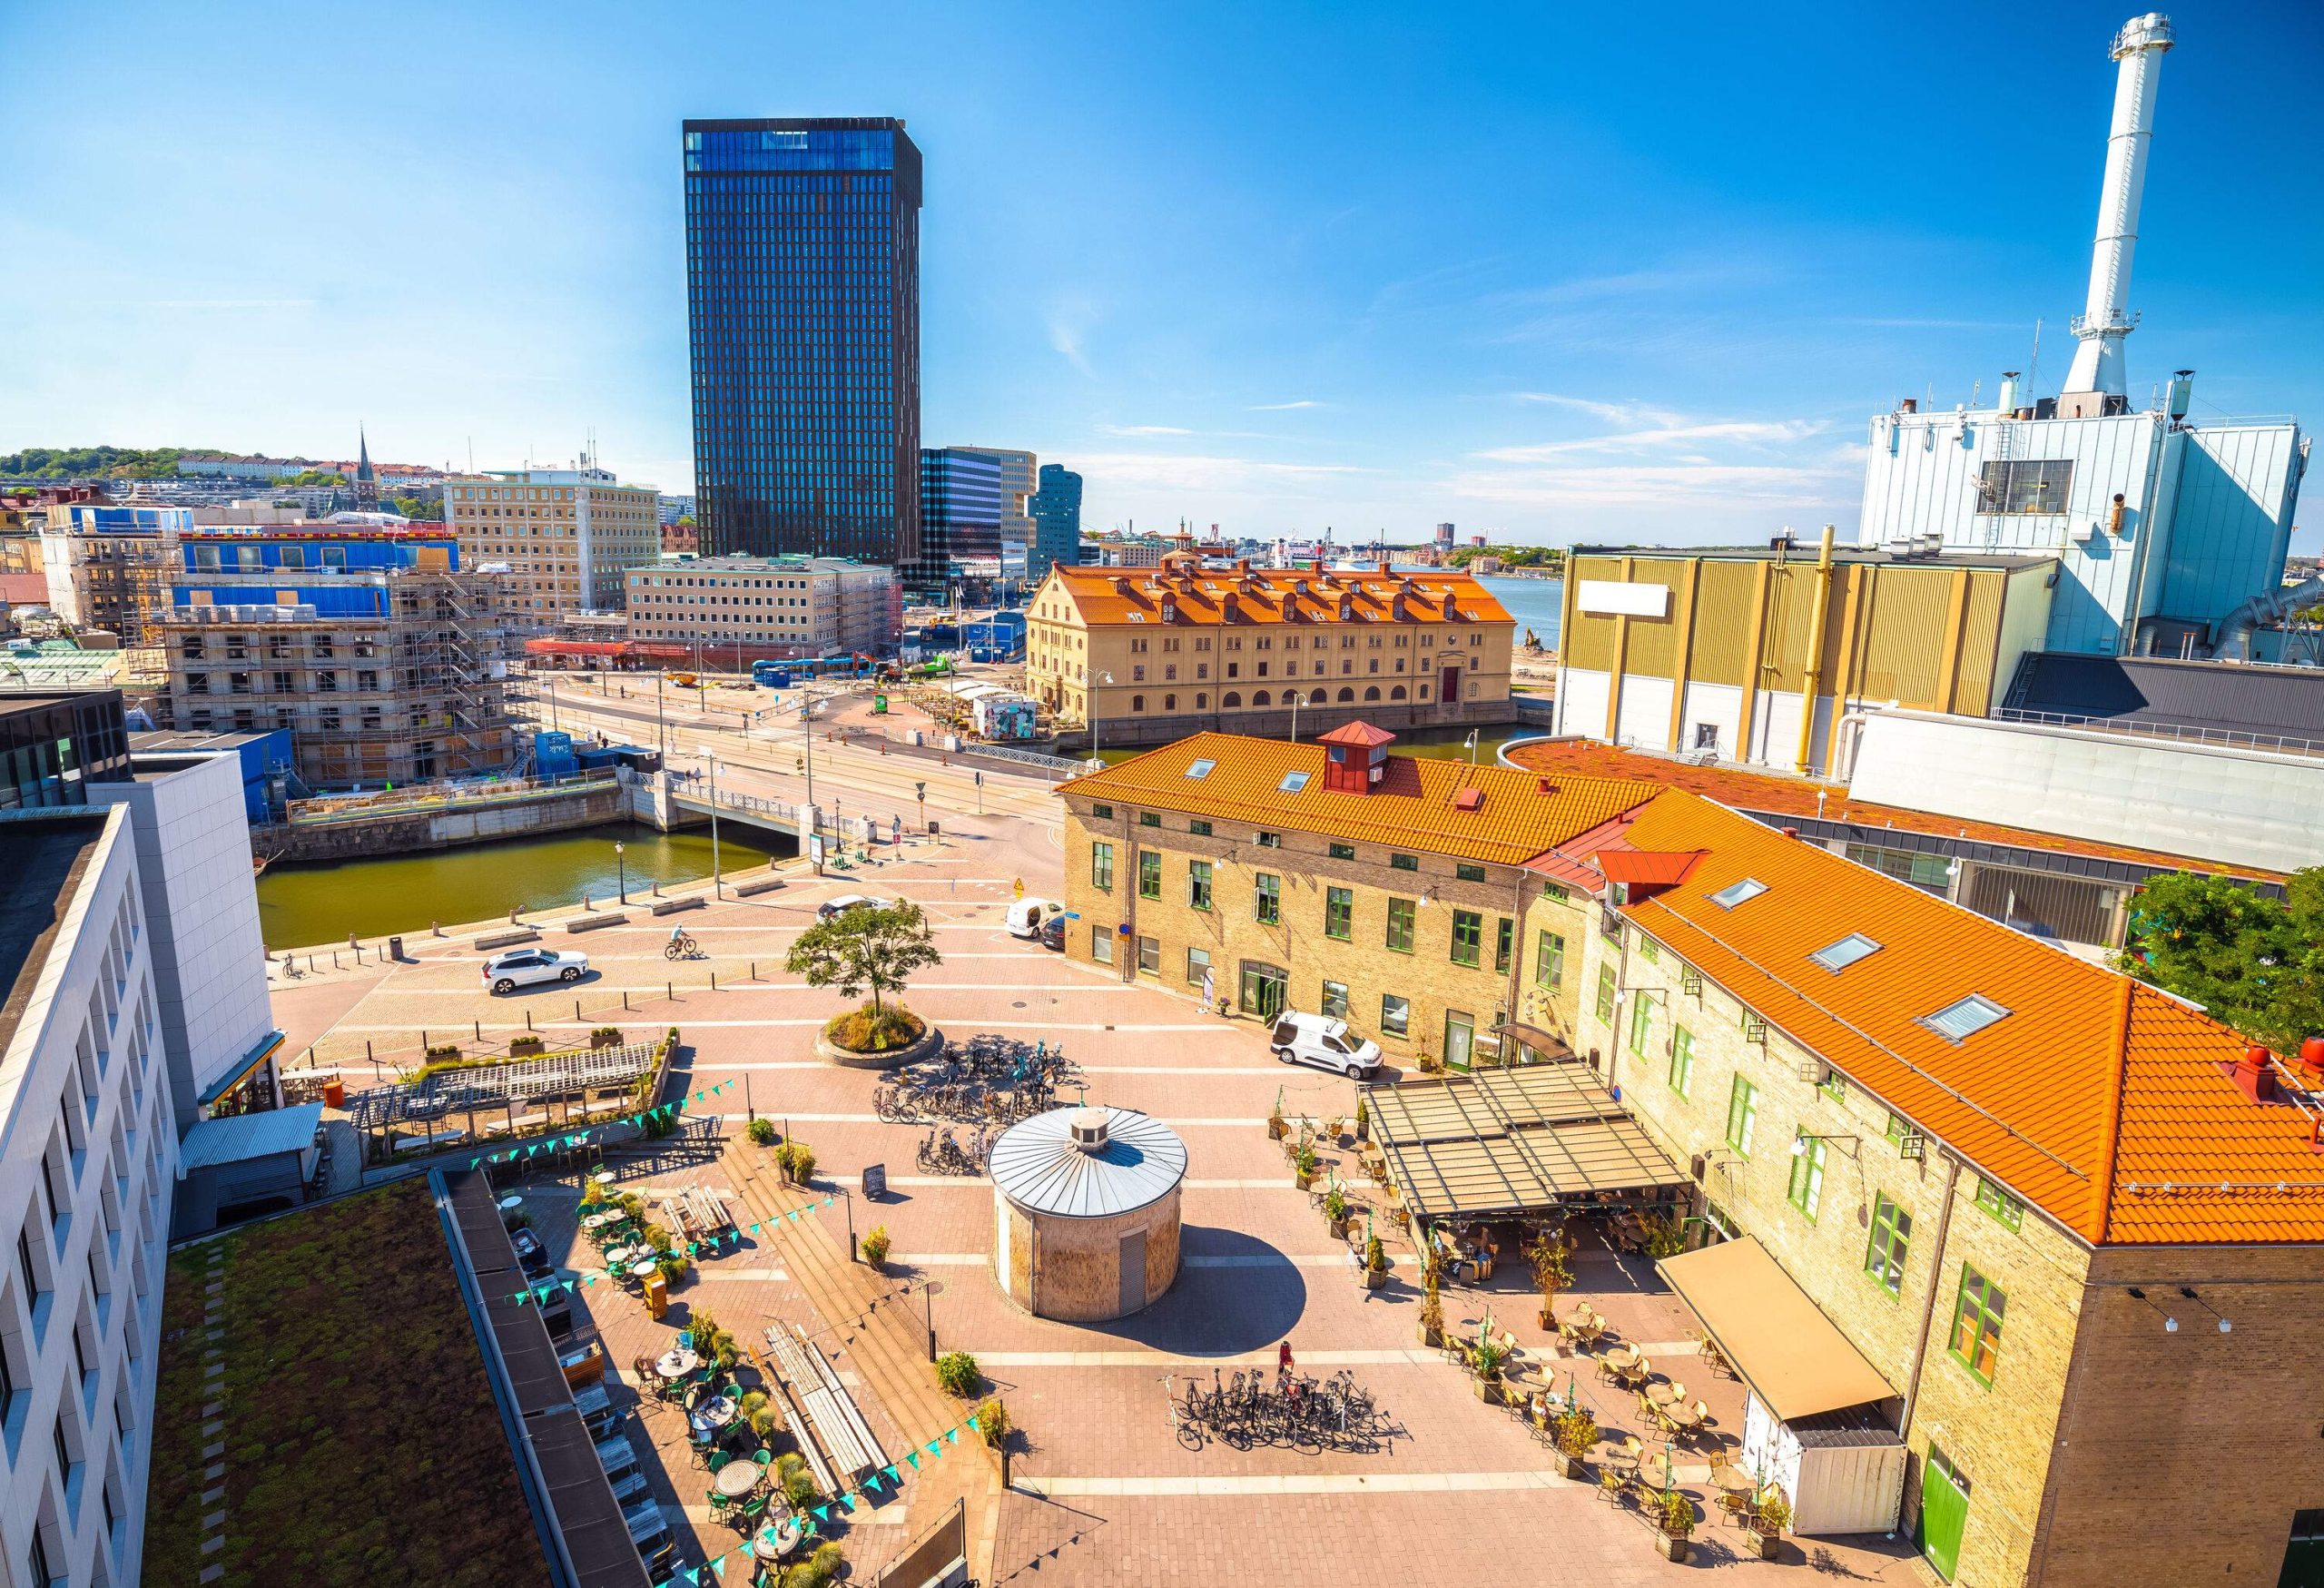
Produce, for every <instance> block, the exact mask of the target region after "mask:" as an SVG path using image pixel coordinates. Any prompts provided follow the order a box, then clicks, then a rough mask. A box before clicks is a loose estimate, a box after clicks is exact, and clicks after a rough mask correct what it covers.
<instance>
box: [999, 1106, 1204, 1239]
mask: <svg viewBox="0 0 2324 1588" xmlns="http://www.w3.org/2000/svg"><path fill="white" fill-rule="evenodd" d="M1089 1114H1103V1115H1104V1116H1105V1119H1106V1141H1105V1145H1104V1146H1103V1147H1102V1148H1100V1149H1098V1150H1097V1151H1095V1152H1092V1151H1090V1150H1088V1149H1087V1147H1085V1146H1084V1145H1082V1144H1081V1143H1080V1142H1077V1141H1076V1139H1075V1138H1074V1130H1073V1127H1074V1125H1075V1123H1076V1122H1077V1121H1078V1120H1080V1119H1083V1117H1084V1116H1086V1115H1089ZM986 1163H987V1167H988V1169H989V1171H990V1174H991V1176H992V1183H993V1184H994V1185H996V1186H998V1187H999V1188H1000V1194H1001V1195H1002V1196H1004V1197H1007V1198H1009V1200H1010V1201H1011V1202H1014V1203H1016V1204H1017V1206H1019V1208H1024V1209H1026V1210H1027V1211H1028V1212H1031V1213H1046V1214H1052V1215H1055V1216H1057V1217H1059V1218H1109V1217H1111V1216H1112V1215H1114V1214H1117V1213H1130V1212H1135V1211H1136V1210H1137V1209H1138V1208H1143V1207H1146V1206H1147V1204H1148V1203H1151V1202H1155V1201H1158V1200H1159V1199H1160V1198H1164V1197H1167V1196H1168V1195H1169V1194H1170V1192H1171V1191H1172V1190H1174V1189H1177V1184H1178V1182H1179V1181H1180V1180H1182V1179H1186V1175H1187V1144H1186V1143H1185V1142H1183V1141H1181V1140H1179V1139H1178V1133H1177V1131H1175V1130H1173V1129H1170V1127H1169V1126H1167V1125H1165V1124H1164V1123H1162V1121H1161V1120H1159V1119H1155V1118H1154V1117H1153V1116H1152V1115H1150V1114H1142V1113H1140V1112H1138V1110H1136V1109H1115V1108H1086V1109H1085V1108H1061V1109H1051V1110H1049V1112H1048V1113H1045V1114H1036V1115H1034V1116H1033V1117H1032V1118H1031V1119H1026V1120H1023V1121H1021V1122H1019V1123H1018V1124H1015V1125H1012V1126H1010V1127H1009V1129H1007V1130H1005V1131H1003V1132H1002V1133H1001V1136H1000V1140H998V1141H996V1142H994V1143H993V1144H992V1150H991V1152H990V1155H989V1156H988V1158H987V1159H986Z"/></svg>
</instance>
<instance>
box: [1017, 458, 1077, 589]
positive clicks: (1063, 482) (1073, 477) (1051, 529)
mask: <svg viewBox="0 0 2324 1588" xmlns="http://www.w3.org/2000/svg"><path fill="white" fill-rule="evenodd" d="M1026 511H1027V512H1028V513H1029V514H1030V515H1031V516H1032V519H1033V545H1032V549H1031V552H1030V554H1029V557H1028V558H1027V561H1028V565H1029V566H1028V567H1027V568H1026V572H1027V574H1028V576H1029V577H1032V578H1036V579H1038V578H1039V577H1041V576H1042V575H1043V574H1045V573H1047V572H1049V567H1050V565H1052V564H1054V563H1060V562H1061V563H1064V564H1065V565H1066V566H1067V567H1072V566H1073V565H1074V564H1075V563H1078V562H1079V561H1080V560H1081V477H1080V476H1079V475H1078V474H1076V473H1074V472H1073V470H1071V469H1064V468H1060V467H1059V466H1058V465H1057V464H1054V463H1044V464H1042V465H1041V478H1040V488H1039V489H1038V490H1036V491H1034V492H1033V495H1032V498H1031V499H1030V500H1029V502H1028V503H1027V506H1026Z"/></svg>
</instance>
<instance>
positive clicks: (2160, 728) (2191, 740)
mask: <svg viewBox="0 0 2324 1588" xmlns="http://www.w3.org/2000/svg"><path fill="white" fill-rule="evenodd" d="M1994 720H1995V721H1997V722H2005V723H2027V724H2031V725H2035V726H2043V727H2056V728H2087V729H2090V730H2091V731H2093V732H2095V733H2102V734H2130V735H2138V736H2141V737H2144V738H2150V739H2170V740H2172V741H2175V742H2177V743H2180V744H2186V745H2220V746H2221V747H2223V748H2229V749H2240V750H2275V751H2280V752H2281V753H2282V754H2284V755H2324V743H2319V741H2317V740H2315V739H2296V738H2291V737H2289V736H2287V735H2282V734H2255V733H2250V732H2247V731H2245V730H2243V729H2240V728H2205V727H2196V726H2194V725H2191V724H2186V723H2148V722H2140V721H2137V720H2136V719H2134V718H2126V717H2107V716H2076V715H2073V714H2072V713H2070V712H2063V711H2027V710H2025V709H2024V708H2022V707H2019V706H2014V705H2004V706H2003V707H2001V708H2000V709H1998V710H1997V711H1995V712H1994Z"/></svg>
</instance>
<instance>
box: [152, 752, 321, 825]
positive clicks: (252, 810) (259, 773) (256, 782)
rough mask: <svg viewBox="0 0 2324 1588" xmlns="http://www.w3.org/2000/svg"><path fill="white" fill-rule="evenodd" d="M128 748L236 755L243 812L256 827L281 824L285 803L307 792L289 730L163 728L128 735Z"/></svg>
mask: <svg viewBox="0 0 2324 1588" xmlns="http://www.w3.org/2000/svg"><path fill="white" fill-rule="evenodd" d="M129 748H130V750H131V751H132V752H133V753H134V754H136V755H222V754H223V755H233V756H234V757H235V758H236V759H238V760H239V761H241V764H242V813H243V814H245V815H247V816H248V817H249V818H250V820H251V826H253V827H258V826H263V825H264V824H267V823H269V822H279V821H281V819H282V803H283V802H284V801H285V800H294V799H301V798H304V797H305V795H306V794H307V792H308V791H307V786H306V784H303V783H301V782H300V781H299V771H298V766H297V764H296V763H295V761H294V760H293V759H292V752H291V731H290V730H289V729H288V728H275V729H272V730H271V731H269V732H266V733H251V734H242V733H231V734H211V733H185V734H180V733H172V732H171V731H169V730H167V729H163V730H161V731H159V732H154V733H145V734H132V735H129Z"/></svg>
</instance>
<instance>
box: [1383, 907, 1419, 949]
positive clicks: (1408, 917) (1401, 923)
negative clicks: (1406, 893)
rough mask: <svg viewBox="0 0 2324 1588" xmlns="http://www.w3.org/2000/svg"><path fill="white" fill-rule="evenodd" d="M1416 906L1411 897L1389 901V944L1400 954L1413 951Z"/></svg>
mask: <svg viewBox="0 0 2324 1588" xmlns="http://www.w3.org/2000/svg"><path fill="white" fill-rule="evenodd" d="M1414 913H1415V906H1414V905H1413V902H1412V901H1411V900H1410V899H1391V900H1389V901H1388V938H1387V943H1388V946H1389V947H1390V948H1392V949H1393V950H1395V952H1398V953H1400V954H1408V953H1410V952H1413V915H1414Z"/></svg>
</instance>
